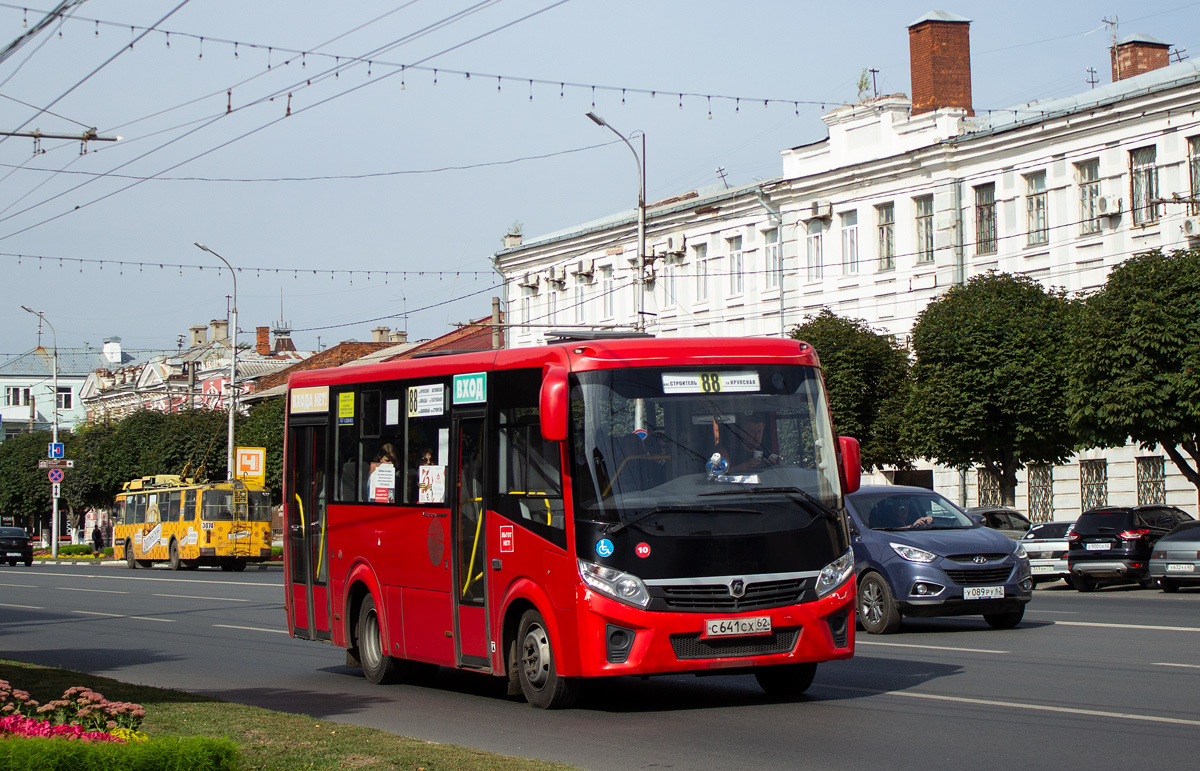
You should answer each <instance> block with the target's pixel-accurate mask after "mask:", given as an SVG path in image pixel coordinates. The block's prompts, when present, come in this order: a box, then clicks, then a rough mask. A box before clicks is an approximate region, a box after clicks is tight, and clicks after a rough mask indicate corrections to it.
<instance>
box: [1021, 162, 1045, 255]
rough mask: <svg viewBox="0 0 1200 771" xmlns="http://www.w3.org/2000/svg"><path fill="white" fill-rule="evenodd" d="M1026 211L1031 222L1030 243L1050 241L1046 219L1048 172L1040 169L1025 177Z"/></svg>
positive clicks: (1032, 244)
mask: <svg viewBox="0 0 1200 771" xmlns="http://www.w3.org/2000/svg"><path fill="white" fill-rule="evenodd" d="M1025 213H1026V215H1027V219H1028V224H1029V241H1028V243H1029V245H1030V246H1037V245H1039V244H1045V243H1049V242H1050V227H1049V225H1048V223H1047V220H1046V172H1044V171H1039V172H1038V173H1037V174H1030V175H1029V176H1028V177H1026V178H1025Z"/></svg>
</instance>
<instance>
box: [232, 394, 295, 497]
mask: <svg viewBox="0 0 1200 771" xmlns="http://www.w3.org/2000/svg"><path fill="white" fill-rule="evenodd" d="M284 404H285V402H284V399H283V398H282V397H280V398H276V399H268V400H266V401H264V402H260V403H259V404H256V405H254V406H253V407H251V408H250V413H249V414H248V415H246V416H244V417H239V419H238V422H237V425H236V426H234V429H233V435H234V437H235V438H236V439H237V444H238V446H239V447H265V448H266V450H267V457H266V484H267V489H269V490H270V491H271V501H272V503H275V504H278V503H279V502H280V501H282V500H283V407H284Z"/></svg>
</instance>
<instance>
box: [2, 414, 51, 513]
mask: <svg viewBox="0 0 1200 771" xmlns="http://www.w3.org/2000/svg"><path fill="white" fill-rule="evenodd" d="M50 439H51V435H50V432H49V431H35V432H33V433H31V434H18V435H16V436H12V437H9V438H8V439H6V440H5V441H4V443H3V444H0V511H3V512H4V513H5V514H11V515H13V516H15V517H16V518H17V521H18V523H20V522H21V521H22V520H24V521H25V522H30V523H31V522H33V521H34V518H35V517H38V516H39V515H41V514H42V513H44V512H47V511H50V481H49V480H48V479H47V478H46V471H45V469H38V461H39V460H43V459H44V458H45V457H46V446H47V445H48V444H49V443H50Z"/></svg>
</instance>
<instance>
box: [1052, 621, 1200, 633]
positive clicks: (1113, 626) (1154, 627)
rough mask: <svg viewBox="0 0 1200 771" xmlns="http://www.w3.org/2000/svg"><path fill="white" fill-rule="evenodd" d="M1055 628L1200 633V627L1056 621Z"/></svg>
mask: <svg viewBox="0 0 1200 771" xmlns="http://www.w3.org/2000/svg"><path fill="white" fill-rule="evenodd" d="M1054 625H1055V626H1094V627H1101V628H1103V629H1147V630H1151V631H1156V632H1200V626H1158V625H1154V624H1103V623H1100V622H1098V621H1055V622H1054Z"/></svg>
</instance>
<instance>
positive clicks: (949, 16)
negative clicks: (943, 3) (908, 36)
mask: <svg viewBox="0 0 1200 771" xmlns="http://www.w3.org/2000/svg"><path fill="white" fill-rule="evenodd" d="M926 21H966V22H969V21H971V19H968V18H966V17H965V16H959V15H958V14H956V13H950V12H949V11H930V12H929V13H927V14H925V15H924V16H922V17H921V18H919V19H917V20H916V21H914V22H913V23H912V24H909V25H908V26H910V27H915V26H917V25H918V24H920V23H922V22H926Z"/></svg>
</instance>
